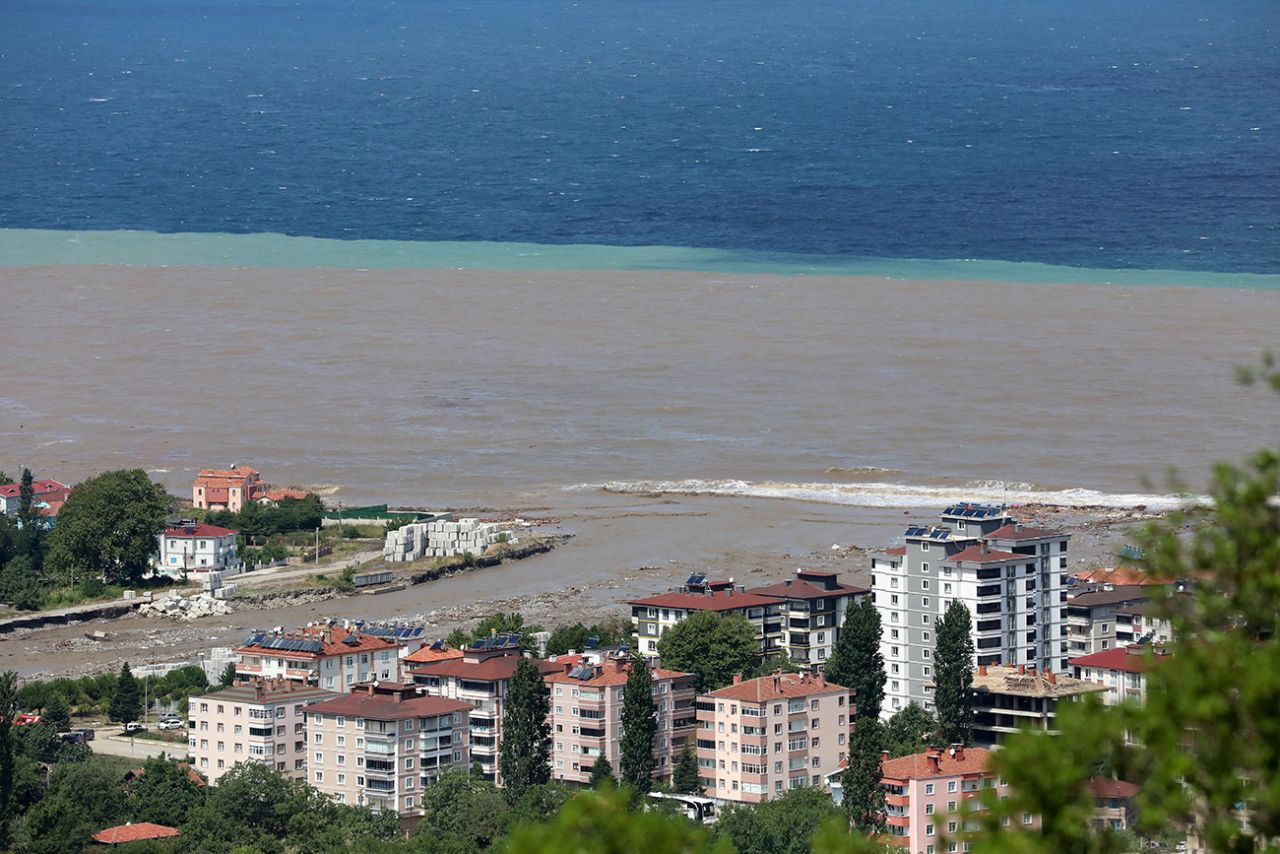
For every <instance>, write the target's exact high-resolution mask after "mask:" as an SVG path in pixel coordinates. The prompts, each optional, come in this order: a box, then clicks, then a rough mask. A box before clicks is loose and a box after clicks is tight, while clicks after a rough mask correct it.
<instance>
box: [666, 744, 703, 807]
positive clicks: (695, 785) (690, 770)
mask: <svg viewBox="0 0 1280 854" xmlns="http://www.w3.org/2000/svg"><path fill="white" fill-rule="evenodd" d="M671 787H672V788H673V789H675V790H676V791H677V792H679V793H680V794H682V795H701V794H702V778H701V775H700V774H699V773H698V756H697V754H695V753H694V752H693V748H692V747H689V746H688V745H686V746H685V748H684V750H682V751H680V758H679V759H678V760H677V761H676V770H675V773H674V774H673V775H672V777H671Z"/></svg>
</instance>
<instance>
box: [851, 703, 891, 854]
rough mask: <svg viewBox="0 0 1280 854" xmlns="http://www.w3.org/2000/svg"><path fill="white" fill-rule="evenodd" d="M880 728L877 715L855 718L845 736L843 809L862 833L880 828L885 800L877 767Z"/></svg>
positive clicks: (879, 756)
mask: <svg viewBox="0 0 1280 854" xmlns="http://www.w3.org/2000/svg"><path fill="white" fill-rule="evenodd" d="M883 742H884V729H883V727H882V726H881V724H880V720H879V718H875V717H863V718H858V719H857V721H856V722H855V723H854V726H853V733H852V735H851V736H850V738H849V765H848V767H846V768H845V769H844V774H843V776H841V778H840V785H841V787H842V788H843V789H844V809H845V813H846V814H847V815H848V816H849V823H850V824H852V825H853V827H854V828H855V829H857V830H860V831H862V832H863V833H879V832H880V831H881V830H882V829H883V828H884V817H885V801H884V786H882V785H881V784H880V780H881V778H882V777H883V774H882V769H881V755H880V751H881V749H882V744H883Z"/></svg>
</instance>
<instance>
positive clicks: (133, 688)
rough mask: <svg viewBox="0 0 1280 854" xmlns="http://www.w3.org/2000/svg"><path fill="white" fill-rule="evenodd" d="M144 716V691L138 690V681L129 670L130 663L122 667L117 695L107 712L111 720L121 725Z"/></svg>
mask: <svg viewBox="0 0 1280 854" xmlns="http://www.w3.org/2000/svg"><path fill="white" fill-rule="evenodd" d="M140 714H142V691H141V690H140V689H139V688H138V680H137V679H135V678H134V677H133V671H132V670H130V669H129V662H127V661H126V662H125V663H124V664H123V665H122V666H121V667H120V676H119V677H118V678H117V679H116V693H115V696H113V697H112V698H111V709H110V711H109V712H107V717H108V718H109V719H110V720H113V721H118V722H120V723H128V722H129V721H136V720H137V719H138V716H139V715H140Z"/></svg>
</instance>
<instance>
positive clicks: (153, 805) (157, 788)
mask: <svg viewBox="0 0 1280 854" xmlns="http://www.w3.org/2000/svg"><path fill="white" fill-rule="evenodd" d="M205 792H206V788H205V787H204V786H202V785H200V784H199V783H197V782H196V781H194V780H193V779H191V769H190V768H189V767H187V766H186V765H185V764H184V763H178V762H175V761H173V760H172V759H166V758H165V757H164V756H163V755H162V756H156V757H153V758H151V759H148V760H147V761H146V762H145V763H144V764H143V766H142V774H141V775H140V776H136V777H134V779H133V781H132V782H131V783H130V784H129V796H130V800H131V801H132V802H133V819H134V821H153V822H155V823H156V824H163V825H167V826H169V827H179V826H181V825H183V824H186V822H187V817H188V815H190V813H191V811H192V810H194V809H195V808H196V807H198V806H200V805H201V804H203V803H204V797H205Z"/></svg>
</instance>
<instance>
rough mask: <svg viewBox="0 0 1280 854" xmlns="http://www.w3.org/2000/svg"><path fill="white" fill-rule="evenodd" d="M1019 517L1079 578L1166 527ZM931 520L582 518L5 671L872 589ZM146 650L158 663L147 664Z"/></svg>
mask: <svg viewBox="0 0 1280 854" xmlns="http://www.w3.org/2000/svg"><path fill="white" fill-rule="evenodd" d="M1021 509H1022V511H1023V512H1022V513H1021V514H1020V515H1019V519H1020V520H1025V521H1026V522H1028V523H1029V524H1037V525H1042V524H1048V525H1051V526H1056V527H1058V528H1061V529H1063V530H1066V531H1069V532H1071V533H1072V534H1073V538H1072V549H1071V552H1070V557H1071V561H1072V567H1073V569H1077V568H1084V567H1086V566H1092V565H1095V564H1098V563H1105V562H1106V561H1104V560H1103V558H1104V557H1105V556H1106V555H1107V554H1109V553H1112V552H1114V550H1115V548H1116V547H1117V546H1118V545H1120V544H1122V543H1123V540H1124V533H1123V532H1124V531H1125V530H1126V529H1127V527H1128V526H1130V525H1134V524H1138V523H1140V522H1142V521H1143V520H1144V519H1147V518H1152V516H1154V515H1155V514H1141V513H1135V512H1131V511H1119V510H1109V511H1108V512H1106V513H1103V514H1094V513H1087V512H1082V511H1080V510H1079V509H1078V508H1071V507H1048V506H1039V507H1034V508H1031V507H1026V508H1021ZM934 515H936V511H935V510H933V509H925V508H918V509H916V510H914V511H907V512H905V513H904V511H902V510H901V509H896V508H895V509H893V510H877V509H868V508H848V507H839V506H828V507H817V508H815V507H813V506H807V505H804V504H798V503H797V504H791V503H788V504H779V503H778V502H775V501H771V500H766V499H755V500H751V499H746V500H739V499H723V498H718V497H717V498H707V497H702V498H697V497H690V498H688V499H686V500H685V501H683V502H679V503H675V502H671V501H670V500H656V499H650V500H641V501H638V502H633V503H632V504H630V505H622V504H610V505H607V506H604V507H597V508H595V509H592V508H589V507H582V508H579V509H577V510H573V511H571V512H567V513H566V512H563V511H561V512H558V513H557V519H558V521H557V522H556V523H554V524H551V525H548V526H547V529H546V530H540V531H539V533H543V534H547V533H557V534H571V535H572V538H571V539H570V540H568V541H567V542H565V543H563V544H561V545H559V546H557V547H556V548H555V549H552V550H551V551H549V552H546V553H543V554H539V555H535V556H532V557H528V558H525V559H522V560H517V561H507V562H504V563H502V564H500V565H498V566H494V567H488V568H482V569H475V570H468V571H466V572H461V573H454V574H451V575H448V576H446V577H443V578H440V579H437V580H434V581H428V582H425V583H421V584H417V585H412V586H410V587H408V588H406V589H404V590H399V591H395V592H391V593H385V594H381V595H377V596H369V595H363V594H359V593H350V594H343V595H340V596H336V597H332V598H325V599H323V600H322V601H300V602H298V603H295V604H287V603H286V604H281V605H279V606H275V607H269V608H251V609H246V608H241V609H237V610H236V611H233V612H232V613H231V614H230V615H227V616H211V617H204V618H201V619H199V620H195V621H192V622H189V623H179V622H174V621H171V620H167V619H163V618H157V617H140V616H137V615H131V616H126V617H123V618H118V619H114V620H99V621H88V622H84V623H78V624H76V625H74V626H59V627H50V628H46V629H40V630H34V631H23V632H19V633H15V634H13V635H9V636H7V637H6V638H5V640H4V641H2V642H0V668H14V669H17V670H18V671H19V674H20V677H22V678H24V679H32V678H52V677H54V676H59V675H86V674H89V673H95V672H103V671H111V670H116V669H118V668H119V666H120V664H121V663H122V662H124V661H125V660H128V661H129V662H130V663H131V664H132V665H138V664H144V663H151V664H158V663H168V662H173V661H195V660H196V657H197V654H198V652H199V651H200V650H205V649H209V648H211V647H224V646H233V645H235V644H237V643H239V642H240V641H241V640H242V639H243V638H244V637H245V636H246V635H247V634H248V633H249V631H250V630H252V629H256V628H261V627H263V626H271V625H284V626H287V627H288V626H300V625H304V624H305V623H307V622H310V621H320V620H325V619H329V618H334V619H342V618H350V619H367V620H396V619H402V620H420V621H422V622H424V623H425V624H426V625H427V628H428V633H429V634H430V635H431V636H432V637H444V636H445V635H447V634H448V633H449V631H451V630H452V629H453V628H457V627H460V626H467V625H473V624H474V623H476V622H478V621H479V620H481V619H483V618H484V617H486V616H488V615H490V614H493V613H496V612H498V611H511V610H516V611H520V612H521V613H522V614H524V616H525V618H526V620H527V621H528V622H529V623H531V624H542V625H544V626H546V627H548V628H550V627H554V626H555V625H559V624H562V623H573V622H579V621H581V622H585V623H587V624H590V623H591V622H594V621H596V620H598V619H600V618H601V617H604V616H607V615H615V614H616V615H622V616H629V615H628V614H627V611H626V604H625V603H626V601H627V600H628V599H630V598H636V597H639V596H644V595H651V594H654V593H660V592H663V591H665V590H666V589H668V588H669V587H672V586H676V585H679V584H680V583H682V582H683V581H684V580H685V578H687V577H688V576H689V574H691V573H692V572H695V571H698V572H706V573H710V574H714V575H716V576H721V577H733V578H734V580H735V581H736V582H738V583H740V584H744V585H746V586H754V585H757V584H767V583H773V582H776V581H781V580H783V579H785V578H788V577H791V576H792V574H793V573H794V572H795V570H796V569H797V568H799V567H802V566H804V567H811V568H812V567H821V568H825V569H829V570H832V571H836V572H838V573H840V576H841V579H842V580H844V581H846V582H848V583H853V584H857V585H860V586H864V587H865V586H869V560H868V558H867V552H868V551H869V550H870V549H874V548H880V547H884V546H888V545H890V544H891V543H892V542H893V541H894V539H895V538H896V537H900V536H901V532H902V530H904V526H905V525H906V524H909V523H910V522H911V521H912V520H928V519H929V518H930V517H932V516H934ZM664 543H665V544H667V545H666V547H661V546H662V545H663V544H664ZM655 544H657V545H658V546H660V547H658V548H655ZM390 566H393V567H394V566H395V565H390ZM321 569H322V570H323V567H322V568H321ZM233 601H234V600H233ZM94 629H110V631H111V633H112V640H110V641H108V642H99V641H89V640H87V639H85V638H84V637H83V636H84V633H85V632H88V631H92V630H94ZM141 651H146V652H148V653H149V654H148V655H140V654H139V653H140V652H141ZM19 662H21V663H19Z"/></svg>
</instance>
